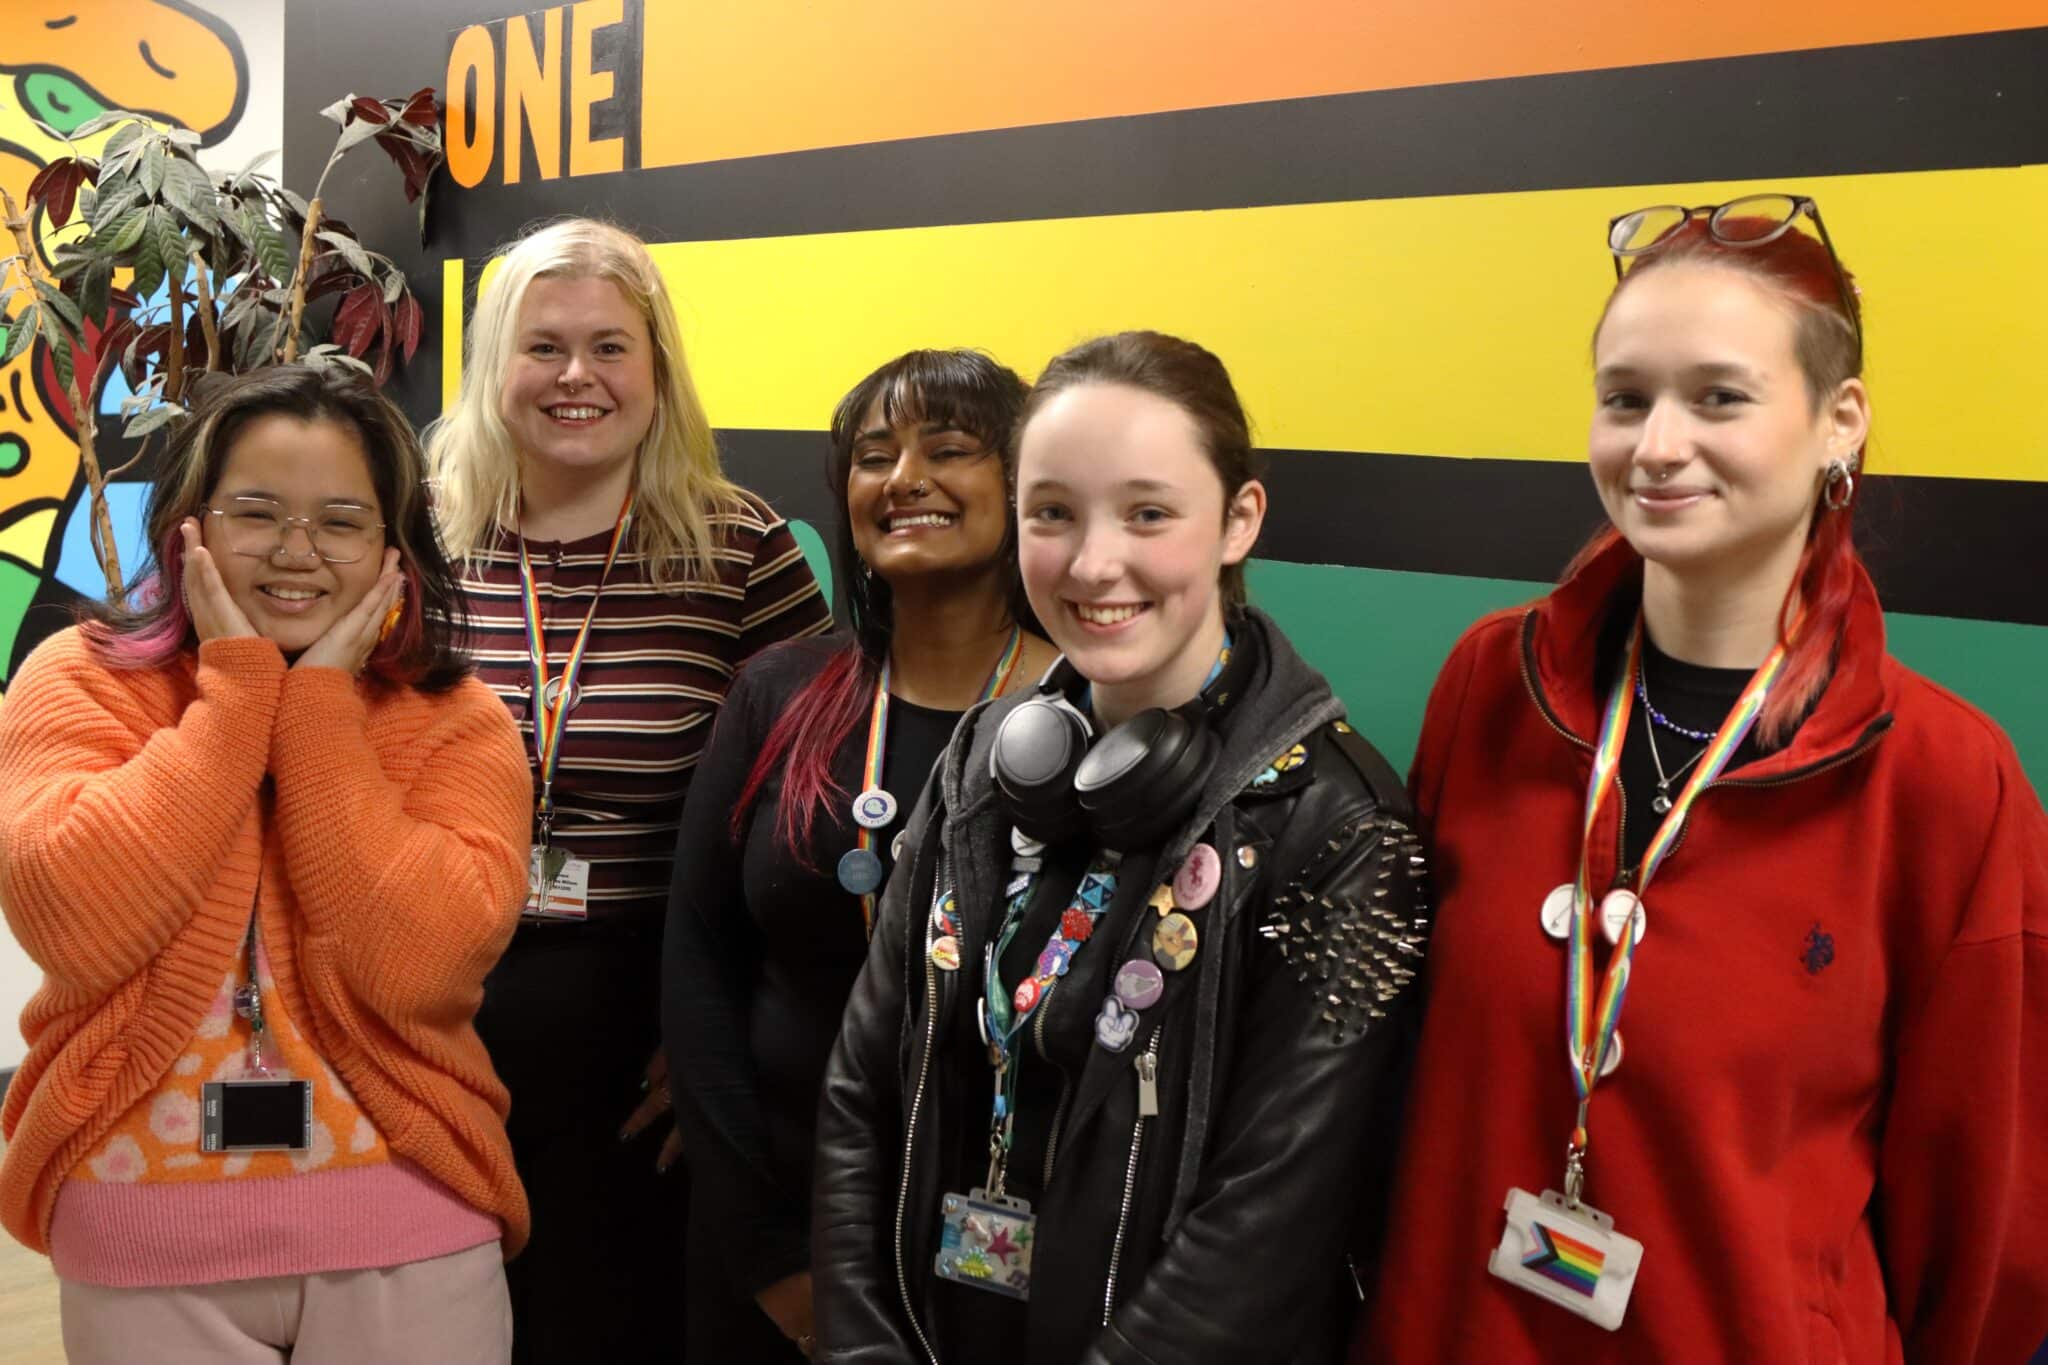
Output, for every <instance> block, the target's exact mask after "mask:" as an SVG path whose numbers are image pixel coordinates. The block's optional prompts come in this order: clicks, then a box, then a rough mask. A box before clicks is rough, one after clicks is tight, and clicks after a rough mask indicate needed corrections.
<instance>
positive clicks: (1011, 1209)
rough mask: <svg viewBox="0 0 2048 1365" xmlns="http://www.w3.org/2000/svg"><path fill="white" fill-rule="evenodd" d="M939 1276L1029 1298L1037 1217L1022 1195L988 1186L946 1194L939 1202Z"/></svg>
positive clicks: (1011, 1296)
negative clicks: (993, 1191) (1013, 1195)
mask: <svg viewBox="0 0 2048 1365" xmlns="http://www.w3.org/2000/svg"><path fill="white" fill-rule="evenodd" d="M940 1212H941V1215H942V1216H941V1220H940V1224H939V1254H938V1256H937V1258H936V1260H935V1264H934V1268H935V1269H936V1270H937V1271H938V1274H939V1278H940V1279H942V1280H951V1281H953V1283H955V1284H964V1285H971V1286H973V1287H974V1288H976V1289H986V1290H988V1291H989V1292H991V1293H994V1294H1001V1295H1003V1296H1004V1297H1005V1298H1011V1299H1028V1298H1030V1297H1031V1250H1032V1244H1033V1243H1034V1242H1036V1241H1037V1238H1038V1218H1037V1216H1036V1215H1034V1214H1033V1213H1032V1212H1031V1205H1029V1204H1027V1203H1026V1202H1024V1201H1023V1200H1022V1199H1012V1198H1010V1197H1008V1196H1006V1195H992V1194H990V1193H989V1192H988V1191H987V1190H970V1191H968V1192H967V1193H966V1194H949V1195H947V1196H946V1197H945V1200H944V1202H943V1203H942V1204H941V1206H940Z"/></svg>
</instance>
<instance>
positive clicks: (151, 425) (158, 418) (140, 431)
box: [121, 399, 185, 440]
mask: <svg viewBox="0 0 2048 1365" xmlns="http://www.w3.org/2000/svg"><path fill="white" fill-rule="evenodd" d="M183 416H185V409H184V408H182V407H180V406H178V405H177V404H176V403H173V402H171V401H170V400H169V399H165V400H164V401H163V402H160V403H158V404H157V405H156V406H155V407H153V408H148V409H145V410H144V411H142V412H139V413H137V414H136V415H135V416H133V417H131V418H129V419H128V425H126V426H125V427H122V428H121V434H122V435H123V436H126V437H128V438H130V439H131V440H132V439H134V438H135V437H138V436H147V435H149V433H150V432H152V431H155V430H156V429H157V428H158V427H161V426H163V425H165V424H166V423H168V422H170V421H172V420H173V419H175V418H179V417H183Z"/></svg>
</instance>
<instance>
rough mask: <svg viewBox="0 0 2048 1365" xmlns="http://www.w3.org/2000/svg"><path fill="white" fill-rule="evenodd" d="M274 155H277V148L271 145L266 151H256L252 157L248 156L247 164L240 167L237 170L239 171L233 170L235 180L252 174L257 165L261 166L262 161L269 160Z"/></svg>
mask: <svg viewBox="0 0 2048 1365" xmlns="http://www.w3.org/2000/svg"><path fill="white" fill-rule="evenodd" d="M276 155H277V148H275V147H272V148H271V149H270V150H269V151H267V152H258V153H256V155H254V156H252V157H250V158H249V164H248V165H246V166H244V167H242V169H241V170H239V171H236V172H235V179H237V180H240V179H242V178H243V177H245V176H250V175H254V174H255V173H256V168H257V167H258V166H261V165H262V164H263V163H264V162H266V161H268V160H270V158H272V157H274V156H276Z"/></svg>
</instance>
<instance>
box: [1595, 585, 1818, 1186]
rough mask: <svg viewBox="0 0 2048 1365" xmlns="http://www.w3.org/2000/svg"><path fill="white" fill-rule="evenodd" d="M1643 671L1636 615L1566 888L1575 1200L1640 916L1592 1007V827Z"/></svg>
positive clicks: (1730, 753)
mask: <svg viewBox="0 0 2048 1365" xmlns="http://www.w3.org/2000/svg"><path fill="white" fill-rule="evenodd" d="M1802 616H1803V614H1802ZM1801 619H1802V618H1799V617H1795V618H1794V620H1793V622H1792V626H1791V629H1790V630H1788V631H1787V632H1786V638H1785V639H1784V641H1783V642H1781V643H1780V644H1779V645H1778V647H1777V648H1775V649H1773V650H1772V651H1771V655H1770V657H1769V658H1767V659H1765V660H1764V662H1763V666H1762V667H1761V668H1759V669H1757V671H1756V673H1755V675H1754V676H1752V677H1751V678H1750V680H1749V685H1748V686H1747V687H1745V688H1744V689H1743V691H1742V695H1741V696H1740V697H1738V698H1736V701H1735V707H1734V709H1733V710H1731V711H1730V712H1729V713H1728V716H1727V719H1725V720H1723V721H1722V722H1721V728H1720V729H1719V730H1718V731H1716V732H1715V734H1714V738H1713V739H1712V741H1710V742H1709V743H1708V745H1707V748H1706V752H1705V753H1704V754H1703V755H1702V756H1701V757H1700V760H1699V763H1698V764H1697V765H1696V766H1695V767H1694V769H1693V773H1692V777H1691V778H1690V779H1689V780H1688V781H1687V782H1686V784H1685V789H1684V790H1683V791H1681V792H1680V793H1679V795H1678V800H1677V801H1675V802H1674V803H1673V804H1672V807H1671V810H1670V812H1669V813H1667V814H1666V815H1665V817H1664V823H1663V824H1661V825H1659V826H1658V827H1657V832H1656V834H1654V835H1652V836H1651V838H1650V843H1649V847H1648V848H1646V849H1645V850H1644V851H1643V863H1642V871H1641V874H1640V875H1639V876H1638V877H1637V879H1636V884H1635V892H1636V895H1637V896H1638V897H1639V898H1640V896H1641V895H1642V893H1643V892H1644V891H1645V890H1647V889H1648V888H1649V885H1650V879H1651V878H1652V877H1654V876H1656V875H1657V869H1658V868H1659V867H1661V866H1662V865H1663V863H1664V860H1665V859H1666V858H1667V857H1669V856H1670V855H1671V850H1672V848H1673V847H1674V846H1675V845H1676V844H1677V843H1678V836H1679V834H1680V833H1681V832H1682V831H1683V830H1684V828H1685V818H1686V815H1687V814H1688V813H1689V812H1690V811H1691V810H1692V803H1693V802H1694V801H1695V800H1696V799H1698V797H1699V794H1700V793H1701V792H1702V791H1704V790H1706V788H1707V786H1708V784H1710V783H1711V782H1713V780H1714V779H1715V778H1716V777H1718V776H1720V775H1721V772H1722V770H1723V769H1725V768H1726V767H1727V766H1728V761H1729V759H1731V758H1732V757H1734V755H1735V751H1736V750H1737V749H1739V748H1740V747H1742V741H1743V739H1744V738H1745V737H1747V736H1748V734H1749V732H1750V730H1751V728H1752V727H1754V726H1755V724H1756V718H1757V716H1758V715H1759V714H1760V713H1761V712H1762V711H1763V708H1764V701H1765V699H1766V698H1768V697H1769V696H1770V692H1771V688H1772V686H1774V685H1775V684H1776V683H1777V681H1778V678H1779V676H1780V675H1781V674H1782V673H1783V672H1784V671H1785V659H1786V653H1787V651H1788V650H1789V649H1790V647H1791V643H1792V640H1793V639H1794V638H1795V637H1796V636H1797V634H1798V632H1799V626H1800V621H1801ZM1642 666H1643V617H1642V613H1641V612H1640V611H1638V612H1637V613H1636V623H1635V627H1634V628H1633V629H1632V630H1631V631H1630V632H1629V637H1628V655H1627V658H1626V659H1625V660H1624V662H1623V664H1622V673H1621V676H1620V677H1619V678H1618V679H1616V680H1615V684H1614V688H1613V690H1612V691H1610V692H1609V693H1608V694H1607V709H1606V713H1605V714H1604V715H1603V716H1602V717H1601V719H1600V742H1599V744H1598V745H1597V746H1595V748H1594V750H1593V775H1592V778H1591V779H1590V780H1589V782H1588V783H1587V786H1586V823H1585V830H1584V833H1583V835H1582V836H1581V838H1580V840H1579V875H1578V880H1577V882H1576V883H1575V884H1574V886H1573V890H1572V922H1571V941H1570V944H1569V945H1568V950H1567V952H1566V954H1565V964H1566V966H1565V1004H1564V1008H1565V1044H1566V1046H1567V1047H1568V1048H1569V1049H1570V1054H1569V1057H1570V1065H1571V1072H1572V1087H1573V1089H1574V1090H1575V1091H1576V1092H1577V1094H1578V1099H1579V1114H1578V1121H1577V1123H1576V1124H1575V1125H1574V1126H1573V1129H1572V1140H1571V1146H1570V1147H1569V1148H1568V1149H1567V1152H1566V1168H1565V1184H1566V1193H1567V1197H1568V1198H1570V1199H1572V1200H1573V1201H1574V1202H1576V1201H1577V1198H1578V1189H1579V1186H1580V1185H1581V1184H1582V1183H1583V1179H1584V1157H1585V1151H1586V1146H1587V1136H1586V1110H1587V1106H1588V1105H1589V1104H1590V1103H1591V1102H1592V1099H1593V1090H1594V1088H1595V1087H1597V1086H1598V1085H1599V1084H1600V1063H1601V1060H1602V1059H1603V1058H1605V1057H1606V1055H1607V1049H1608V1047H1609V1046H1610V1045H1611V1044H1612V1043H1613V1041H1614V1034H1615V1029H1616V1027H1617V1026H1618V1025H1619V1024H1620V1023H1621V1006H1622V1001H1623V999H1624V998H1626V997H1627V995H1628V982H1629V973H1630V968H1631V965H1632V964H1633V962H1634V961H1635V952H1636V937H1637V931H1638V928H1639V927H1640V925H1641V923H1642V920H1641V917H1640V916H1638V915H1635V914H1631V915H1630V916H1629V917H1628V921H1627V923H1626V924H1625V925H1624V926H1623V927H1622V930H1621V935H1620V940H1619V942H1618V943H1617V944H1616V945H1615V949H1614V952H1613V954H1612V956H1610V957H1609V959H1608V962H1607V971H1606V973H1605V974H1604V975H1603V976H1602V977H1601V978H1600V989H1599V999H1598V1002H1597V1004H1596V1003H1595V1000H1594V996H1593V993H1592V984H1593V934H1594V930H1593V918H1594V907H1593V887H1592V872H1591V868H1592V854H1593V828H1594V825H1595V824H1596V823H1597V822H1598V820H1599V818H1600V811H1601V808H1602V807H1603V806H1604V805H1605V804H1606V802H1607V799H1608V795H1609V793H1611V792H1613V791H1615V790H1617V789H1618V783H1617V781H1616V777H1617V774H1618V773H1619V772H1620V769H1621V749H1622V743H1623V741H1624V740H1625V739H1626V738H1627V736H1628V721H1629V710H1630V706H1631V703H1632V702H1633V701H1634V699H1635V694H1636V691H1635V684H1636V677H1637V674H1638V673H1639V672H1640V670H1641V669H1642Z"/></svg>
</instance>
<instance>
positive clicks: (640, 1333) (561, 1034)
mask: <svg viewBox="0 0 2048 1365" xmlns="http://www.w3.org/2000/svg"><path fill="white" fill-rule="evenodd" d="M465 358H466V362H467V363H466V364H465V366H464V370H463V380H462V389H461V393H460V395H459V397H458V398H457V399H456V402H455V404H454V405H453V406H452V407H451V408H450V409H449V410H448V412H447V413H446V414H445V415H444V416H443V418H442V420H441V421H440V422H438V423H437V424H436V425H435V427H434V429H433V431H432V432H430V433H429V445H428V448H429V452H430V456H431V459H432V463H433V468H434V475H435V480H436V487H435V497H436V505H437V507H438V509H439V513H440V522H441V530H442V535H443V537H444V538H445V540H446V542H447V548H448V551H449V553H450V555H451V557H455V558H460V559H461V560H462V561H463V562H464V564H465V573H464V598H465V606H466V608H467V611H468V613H469V617H470V624H471V628H472V631H473V635H472V643H473V647H474V649H475V653H476V663H477V672H478V674H479V676H480V677H482V678H483V680H484V681H485V682H486V683H487V684H489V685H490V687H491V688H492V689H493V690H494V691H495V692H496V693H497V694H498V695H499V696H500V697H501V698H502V699H503V700H504V702H505V704H506V706H507V707H509V708H510V710H511V712H512V716H513V718H514V719H515V720H516V721H517V722H518V723H519V725H520V729H521V731H522V734H523V735H524V736H525V738H526V740H527V755H528V760H529V766H530V768H531V770H532V774H533V786H534V791H533V795H534V806H535V821H534V830H533V840H534V848H535V852H534V858H533V861H534V865H535V866H534V871H533V874H532V876H531V878H530V881H531V882H532V883H533V886H532V889H531V891H530V895H529V902H528V913H527V914H526V915H525V916H524V917H523V919H522V925H521V928H520V931H519V932H518V934H517V935H516V936H515V938H514V940H513V944H512V947H511V949H510V951H508V952H507V954H506V955H505V958H504V960H503V962H502V963H501V964H500V965H499V967H498V969H497V970H496V971H495V972H494V973H493V974H492V975H491V977H490V980H489V981H488V983H487V985H486V993H485V1001H484V1008H483V1012H482V1013H481V1014H480V1015H479V1017H478V1019H477V1027H478V1030H479V1032H481V1033H482V1034H483V1037H484V1041H485V1042H486V1044H487V1045H488V1046H489V1047H490V1050H491V1055H492V1059H493V1061H494V1062H495V1063H496V1065H497V1067H498V1070H499V1073H500V1075H501V1076H502V1077H503V1078H504V1080H505V1082H506V1084H507V1086H509V1087H510V1089H511V1091H512V1109H513V1117H512V1120H511V1123H510V1128H511V1133H512V1143H513V1151H514V1154H515V1156H516V1157H517V1159H518V1164H519V1171H520V1175H521V1176H522V1178H523V1179H524V1180H525V1181H526V1185H527V1190H528V1194H529V1196H530V1198H531V1200H532V1202H533V1208H534V1227H535V1232H534V1239H533V1242H532V1245H531V1248H530V1249H529V1250H528V1252H527V1253H526V1254H525V1255H524V1256H523V1257H521V1258H520V1259H519V1260H517V1261H515V1262H513V1263H512V1265H511V1266H510V1268H509V1271H510V1276H511V1282H512V1297H513V1310H514V1322H515V1337H514V1340H515V1346H514V1350H515V1359H516V1360H521V1361H546V1360H559V1359H603V1360H608V1361H633V1360H642V1359H652V1358H655V1357H657V1356H663V1355H665V1354H667V1349H666V1348H667V1344H668V1342H669V1341H670V1340H671V1338H672V1335H673V1333H674V1331H675V1324H674V1323H673V1321H671V1314H670V1313H669V1312H668V1311H667V1306H668V1305H671V1304H673V1303H675V1302H676V1301H677V1298H678V1296H679V1294H680V1290H681V1283H682V1275H683V1271H682V1260H681V1228H682V1226H683V1220H684V1209H685V1202H686V1193H685V1189H684V1185H683V1181H682V1178H681V1173H680V1172H677V1173H675V1174H673V1175H663V1174H661V1172H662V1171H665V1170H666V1169H667V1167H668V1166H669V1165H670V1163H671V1162H672V1160H673V1154H674V1150H675V1148H674V1144H673V1141H672V1140H671V1141H669V1142H667V1143H663V1144H660V1155H659V1156H657V1154H656V1133H655V1131H654V1129H655V1128H662V1129H665V1128H666V1127H667V1125H666V1124H658V1125H657V1124H654V1122H653V1121H654V1120H655V1119H656V1118H658V1117H660V1116H661V1115H662V1114H663V1113H664V1111H665V1110H666V1109H667V1107H668V1086H667V1075H666V1066H665V1063H664V1062H663V1060H662V1059H661V1058H660V1057H659V1056H655V1057H654V1061H653V1063H652V1064H651V1065H650V1064H649V1057H650V1056H652V1055H654V1054H655V1053H656V1049H657V1046H658V1042H659V1032H660V1025H659V1016H658V997H657V985H658V983H657V969H658V967H659V958H660V954H659V951H658V945H659V941H660V934H661V924H662V917H663V913H664V910H665V907H666V904H667V896H668V885H669V877H670V872H671V868H672V865H673V854H674V848H675V838H676V823H677V819H678V817H679V815H680V812H681V809H682V804H683V797H684V794H685V793H686V792H687V790H688V788H689V782H690V775H691V772H692V770H693V769H694V767H695V765H696V762H697V757H698V753H699V751H700V750H701V749H702V747H703V744H704V740H705V737H706V736H707V735H708V734H709V733H710V731H711V721H712V719H713V718H714V716H715V715H716V714H717V711H718V708H719V706H720V704H721V702H722V701H723V699H724V696H725V692H726V687H727V685H728V683H729V682H730V680H731V678H732V675H733V673H734V671H735V670H736V669H737V668H738V667H739V665H740V664H741V663H742V662H743V661H744V660H746V659H747V658H748V656H750V655H752V654H754V653H756V652H757V651H759V650H760V649H762V648H764V647H766V646H768V645H771V644H774V643H777V642H778V641H782V640H788V639H794V638H798V637H802V636H808V635H815V634H818V633H820V632H822V631H824V630H826V629H827V628H828V627H829V625H830V612H829V609H828V608H827V605H826V603H825V601H824V598H823V596H822V595H821V594H820V593H819V591H818V585H817V583H816V581H815V580H814V579H813V577H812V575H811V571H810V569H809V567H808V566H807V565H806V563H805V561H804V557H803V554H802V551H801V550H800V549H799V548H798V546H797V543H796V541H795V539H794V537H792V536H791V534H790V532H789V528H788V527H787V526H786V525H785V524H784V523H783V522H782V520H781V519H780V518H779V517H777V516H776V515H775V513H774V512H773V511H771V510H770V509H769V507H768V506H767V504H766V503H764V502H762V501H761V500H760V499H759V498H757V497H755V496H754V495H753V494H751V493H749V492H747V491H746V490H745V489H743V488H740V487H738V486H737V485H735V484H734V483H732V482H731V481H730V480H728V479H727V478H726V477H725V476H724V474H723V473H722V472H721V470H720V468H719V463H718V452H717V448H716V446H715V444H714V442H713V439H712V434H711V428H710V424H709V422H708V420H707V419H706V417H705V415H704V410H703V406H702V404H701V403H700V402H699V401H698V398H697V393H696V388H695V386H694V385H693V384H692V382H691V379H690V373H689V369H688V367H687V365H686V363H685V361H684V358H683V348H682V341H681V337H680V334H679V332H678V329H677V326H676V319H675V312H674V309H673V307H672V305H671V304H670V302H669V297H668V293H667V290H666V287H665V285H664V283H663V281H662V279H661V276H660V274H659V273H658V271H657V270H656V267H655V265H654V262H653V260H652V258H651V257H650V256H649V255H648V252H647V248H646V247H645V245H644V244H642V243H641V242H640V240H639V239H638V238H636V237H634V236H632V235H631V234H629V233H627V232H624V231H622V230H620V229H618V228H615V227H612V226H610V225H607V224H603V223H598V222H593V221H591V220H588V219H571V220H567V221H564V222H559V223H555V224H553V225H551V226H548V227H545V228H542V229H539V230H537V231H535V232H533V233H531V234H529V235H527V236H526V237H524V238H522V239H521V240H520V241H518V242H516V243H514V244H513V245H512V246H511V247H510V248H508V249H507V250H506V251H505V252H504V253H503V254H502V255H501V257H500V258H499V260H498V262H497V269H496V274H495V277H494V278H493V279H492V280H491V281H490V283H489V285H488V286H487V288H486V289H485V290H484V292H483V296H482V298H481V299H480V300H479V302H478V304H477V308H476V315H475V318H474V320H473V322H472V324H471V327H470V331H469V336H468V347H467V354H466V357H465ZM563 700H566V710H565V711H564V710H561V709H560V702H561V701H563ZM551 722H552V723H551ZM551 734H553V735H556V736H558V738H556V739H554V740H553V741H552V742H551V741H550V738H549V737H550V735H551ZM543 882H545V883H546V885H545V886H542V885H541V883H543ZM643 1088H644V1094H643ZM636 1102H638V1103H639V1108H638V1109H635V1108H634V1105H635V1103H636ZM629 1115H630V1117H629ZM622 1123H623V1124H624V1125H625V1127H624V1130H623V1131H622V1129H621V1124H622ZM622 1139H624V1140H622ZM600 1304H601V1305H604V1307H602V1308H598V1307H597V1305H600Z"/></svg>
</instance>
